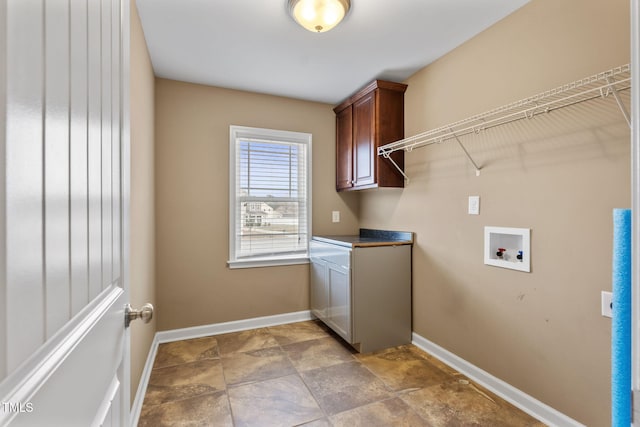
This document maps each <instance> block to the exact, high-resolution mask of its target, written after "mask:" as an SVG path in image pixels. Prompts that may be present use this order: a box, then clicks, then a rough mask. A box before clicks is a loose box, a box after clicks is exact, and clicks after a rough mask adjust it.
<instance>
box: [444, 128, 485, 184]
mask: <svg viewBox="0 0 640 427" xmlns="http://www.w3.org/2000/svg"><path fill="white" fill-rule="evenodd" d="M449 131H450V132H451V136H453V137H454V138H455V140H456V142H457V143H458V145H459V146H460V148H462V151H464V155H465V156H467V159H469V161H470V162H471V164H472V165H473V167H474V168H476V176H480V167H479V166H478V164H477V163H476V162H475V161H474V160H473V157H471V154H469V152H468V151H467V149H466V148H465V146H464V145H462V141H460V138H458V135H456V134H455V132H454V131H453V129H451V128H449Z"/></svg>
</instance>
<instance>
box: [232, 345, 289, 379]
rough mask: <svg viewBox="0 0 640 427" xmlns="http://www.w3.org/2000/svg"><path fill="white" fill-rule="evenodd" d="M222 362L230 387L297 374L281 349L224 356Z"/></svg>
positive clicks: (274, 348) (273, 348) (275, 348)
mask: <svg viewBox="0 0 640 427" xmlns="http://www.w3.org/2000/svg"><path fill="white" fill-rule="evenodd" d="M221 362H222V368H223V372H224V378H225V380H226V382H227V384H229V385H236V384H240V383H246V382H253V381H264V380H268V379H271V378H277V377H283V376H285V375H291V374H295V373H296V370H295V369H294V367H293V365H292V364H291V362H290V361H289V358H287V355H286V354H285V352H284V351H282V349H281V348H280V347H272V348H267V349H264V350H254V351H249V352H246V353H237V354H233V355H229V356H224V357H223V358H222V359H221Z"/></svg>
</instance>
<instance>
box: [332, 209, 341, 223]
mask: <svg viewBox="0 0 640 427" xmlns="http://www.w3.org/2000/svg"><path fill="white" fill-rule="evenodd" d="M331 220H332V221H333V222H340V211H332V212H331Z"/></svg>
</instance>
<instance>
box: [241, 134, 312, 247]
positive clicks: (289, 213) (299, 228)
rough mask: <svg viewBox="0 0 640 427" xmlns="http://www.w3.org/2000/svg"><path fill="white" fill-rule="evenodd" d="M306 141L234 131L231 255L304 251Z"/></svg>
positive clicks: (305, 229) (306, 220)
mask: <svg viewBox="0 0 640 427" xmlns="http://www.w3.org/2000/svg"><path fill="white" fill-rule="evenodd" d="M308 155H309V153H308V144H307V143H305V142H298V141H291V140H278V139H273V138H257V137H255V136H254V137H247V136H242V135H241V134H238V135H237V136H236V141H235V209H234V210H235V215H234V216H235V218H234V221H233V222H234V226H235V229H234V232H233V234H234V237H235V254H234V255H235V259H236V260H242V259H250V258H255V257H260V258H263V257H269V256H276V257H277V256H285V255H295V254H305V255H306V253H307V248H308V240H309V230H308V223H309V222H308V210H309V209H308V208H309V194H308V187H309V185H308V170H307V160H308V159H307V157H308Z"/></svg>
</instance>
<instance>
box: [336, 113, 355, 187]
mask: <svg viewBox="0 0 640 427" xmlns="http://www.w3.org/2000/svg"><path fill="white" fill-rule="evenodd" d="M352 111H353V109H352V107H351V106H348V107H347V108H345V109H344V110H342V111H340V112H339V113H338V114H337V115H336V189H337V190H344V189H347V188H351V187H353V126H352V121H353V114H352Z"/></svg>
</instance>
